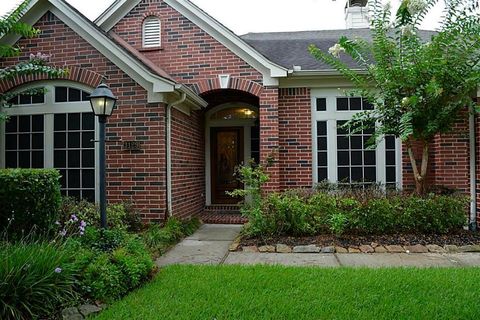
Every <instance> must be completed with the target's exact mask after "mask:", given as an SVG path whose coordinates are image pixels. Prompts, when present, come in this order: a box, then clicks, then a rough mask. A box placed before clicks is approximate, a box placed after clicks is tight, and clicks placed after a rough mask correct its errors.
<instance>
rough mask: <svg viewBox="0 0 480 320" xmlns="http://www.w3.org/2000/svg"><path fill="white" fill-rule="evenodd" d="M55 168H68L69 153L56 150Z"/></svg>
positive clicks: (54, 154)
mask: <svg viewBox="0 0 480 320" xmlns="http://www.w3.org/2000/svg"><path fill="white" fill-rule="evenodd" d="M53 166H54V167H55V168H65V167H66V166H67V152H66V151H63V150H55V152H54V153H53Z"/></svg>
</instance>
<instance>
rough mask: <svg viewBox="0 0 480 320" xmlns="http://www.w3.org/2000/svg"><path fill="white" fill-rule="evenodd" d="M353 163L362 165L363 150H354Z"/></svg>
mask: <svg viewBox="0 0 480 320" xmlns="http://www.w3.org/2000/svg"><path fill="white" fill-rule="evenodd" d="M352 164H353V165H362V151H352Z"/></svg>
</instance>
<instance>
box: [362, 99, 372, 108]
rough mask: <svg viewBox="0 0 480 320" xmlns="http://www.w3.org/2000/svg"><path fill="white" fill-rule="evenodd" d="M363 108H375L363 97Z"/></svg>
mask: <svg viewBox="0 0 480 320" xmlns="http://www.w3.org/2000/svg"><path fill="white" fill-rule="evenodd" d="M363 110H373V104H371V103H370V102H368V101H367V100H365V99H363Z"/></svg>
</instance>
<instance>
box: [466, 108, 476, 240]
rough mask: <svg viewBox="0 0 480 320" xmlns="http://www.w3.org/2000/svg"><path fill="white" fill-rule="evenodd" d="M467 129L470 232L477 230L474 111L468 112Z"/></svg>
mask: <svg viewBox="0 0 480 320" xmlns="http://www.w3.org/2000/svg"><path fill="white" fill-rule="evenodd" d="M469 127H470V130H469V131H470V196H471V201H470V219H469V224H468V227H469V229H470V230H471V231H476V230H477V186H476V177H477V168H476V165H477V152H476V145H475V111H474V110H473V108H472V110H470V115H469Z"/></svg>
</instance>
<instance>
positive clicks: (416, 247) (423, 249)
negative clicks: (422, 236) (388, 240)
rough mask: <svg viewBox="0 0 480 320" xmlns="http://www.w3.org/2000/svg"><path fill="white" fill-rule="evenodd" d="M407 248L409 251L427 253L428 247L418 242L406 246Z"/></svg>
mask: <svg viewBox="0 0 480 320" xmlns="http://www.w3.org/2000/svg"><path fill="white" fill-rule="evenodd" d="M405 250H406V251H407V252H409V253H427V252H428V249H427V247H425V246H422V245H421V244H416V245H414V246H405Z"/></svg>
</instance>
